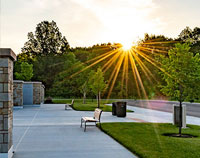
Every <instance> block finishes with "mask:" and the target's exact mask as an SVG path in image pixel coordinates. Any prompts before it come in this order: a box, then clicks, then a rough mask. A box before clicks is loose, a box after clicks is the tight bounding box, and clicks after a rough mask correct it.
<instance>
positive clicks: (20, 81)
mask: <svg viewBox="0 0 200 158" xmlns="http://www.w3.org/2000/svg"><path fill="white" fill-rule="evenodd" d="M13 82H14V83H24V81H22V80H13Z"/></svg>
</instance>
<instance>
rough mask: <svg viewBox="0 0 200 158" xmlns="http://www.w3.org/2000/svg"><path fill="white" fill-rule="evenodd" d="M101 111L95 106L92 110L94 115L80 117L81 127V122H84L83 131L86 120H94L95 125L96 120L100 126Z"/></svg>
mask: <svg viewBox="0 0 200 158" xmlns="http://www.w3.org/2000/svg"><path fill="white" fill-rule="evenodd" d="M101 113H102V110H101V109H98V108H96V109H95V111H94V117H82V118H81V128H82V123H83V122H85V128H84V132H85V131H86V126H87V122H95V125H97V122H99V125H100V127H101V122H100V119H101Z"/></svg>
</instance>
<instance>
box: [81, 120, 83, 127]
mask: <svg viewBox="0 0 200 158" xmlns="http://www.w3.org/2000/svg"><path fill="white" fill-rule="evenodd" d="M82 123H83V119H82V118H81V128H82Z"/></svg>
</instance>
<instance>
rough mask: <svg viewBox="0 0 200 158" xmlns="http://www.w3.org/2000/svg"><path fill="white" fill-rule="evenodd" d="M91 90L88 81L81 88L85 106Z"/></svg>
mask: <svg viewBox="0 0 200 158" xmlns="http://www.w3.org/2000/svg"><path fill="white" fill-rule="evenodd" d="M88 90H89V85H88V81H85V82H84V84H83V85H82V86H81V87H80V91H81V93H82V94H83V104H85V103H86V102H85V100H86V94H87V92H88Z"/></svg>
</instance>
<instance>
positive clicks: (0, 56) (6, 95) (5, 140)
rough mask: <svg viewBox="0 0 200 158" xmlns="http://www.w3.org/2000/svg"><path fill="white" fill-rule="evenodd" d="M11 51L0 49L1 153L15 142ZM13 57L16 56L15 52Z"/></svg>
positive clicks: (6, 150) (6, 151)
mask: <svg viewBox="0 0 200 158" xmlns="http://www.w3.org/2000/svg"><path fill="white" fill-rule="evenodd" d="M4 50H5V51H4ZM5 52H6V53H8V56H7V57H5V56H4V55H5V54H6V53H5ZM10 52H11V54H12V53H13V52H12V51H11V50H10V49H3V51H2V49H0V153H8V151H9V149H10V148H11V146H12V144H13V142H12V128H13V61H12V58H10V57H11V56H10V57H9V54H10ZM4 53H5V54H4ZM13 57H14V58H16V56H15V54H14V56H13Z"/></svg>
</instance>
